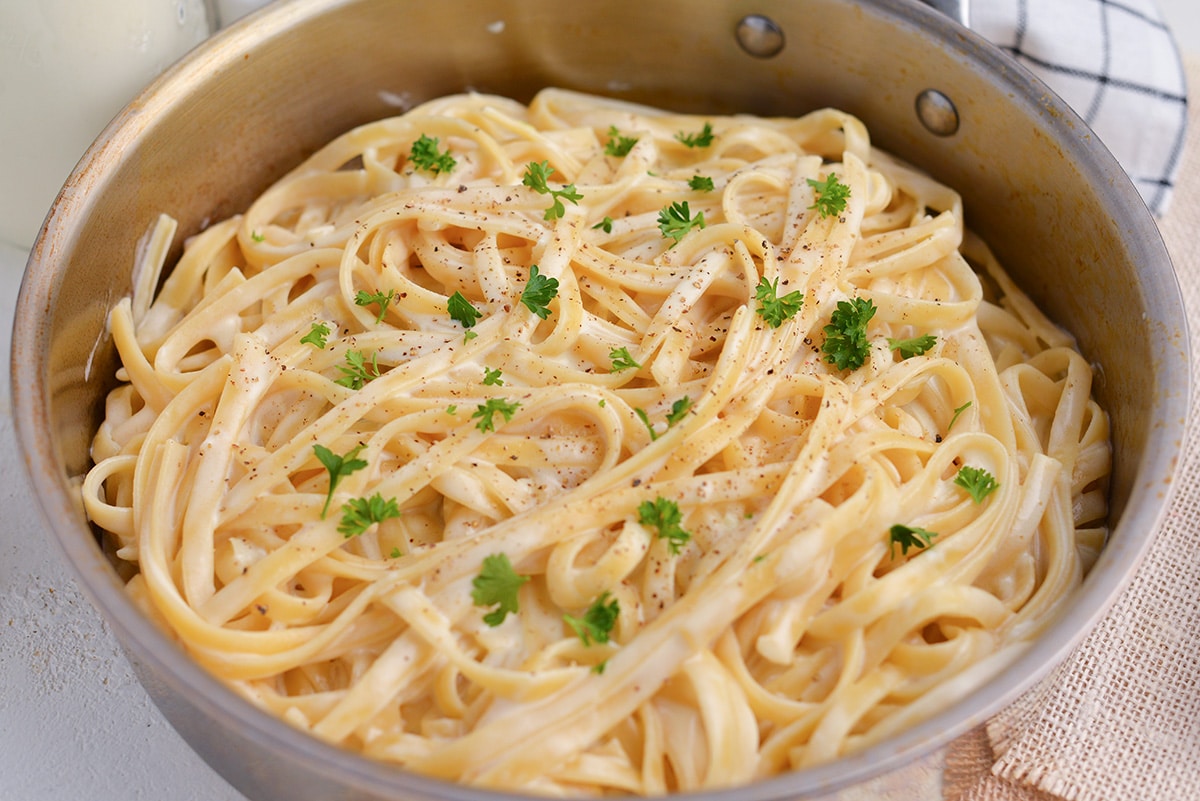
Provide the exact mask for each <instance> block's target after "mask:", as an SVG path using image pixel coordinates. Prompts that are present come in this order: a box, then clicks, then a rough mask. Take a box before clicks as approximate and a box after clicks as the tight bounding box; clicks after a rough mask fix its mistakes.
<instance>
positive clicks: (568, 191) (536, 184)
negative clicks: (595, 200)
mask: <svg viewBox="0 0 1200 801" xmlns="http://www.w3.org/2000/svg"><path fill="white" fill-rule="evenodd" d="M553 172H554V168H553V167H551V166H550V162H548V161H542V162H533V161H531V162H529V164H528V166H526V168H525V175H524V176H523V177H522V178H521V183H523V184H525V186H528V187H529V188H530V189H532V190H533V191H535V192H537V193H538V194H542V195H549V196H550V198H551V200H552V201H553V203H552V204H551V206H550V208H548V209H546V213H545V215H544V217H545V219H547V220H557V219H558V218H560V217H562V216H563V215H564V214H566V213H567V208H566V206H564V205H563V201H564V200H569V201H571V202H572V203H576V204H578V202H579V201H580V200H582V199H583V195H581V194H580V193H579V192H577V191H575V184H566V185H565V186H564V187H563V188H562V189H551V188H550V185H549V184H548V183H547V179H548V178H549V177H550V175H551V174H552V173H553Z"/></svg>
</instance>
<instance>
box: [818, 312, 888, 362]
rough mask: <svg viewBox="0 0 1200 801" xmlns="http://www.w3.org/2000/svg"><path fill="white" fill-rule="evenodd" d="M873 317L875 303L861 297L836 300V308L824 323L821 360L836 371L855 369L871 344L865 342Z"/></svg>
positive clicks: (865, 356) (865, 358)
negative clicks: (823, 359)
mask: <svg viewBox="0 0 1200 801" xmlns="http://www.w3.org/2000/svg"><path fill="white" fill-rule="evenodd" d="M874 316H875V304H874V303H872V302H871V301H869V300H866V299H864V298H853V299H852V300H849V301H845V300H840V301H838V305H837V309H835V310H834V312H833V314H832V315H830V318H829V325H827V326H825V344H824V345H822V346H821V350H823V351H824V352H825V361H827V362H829V363H830V364H832V365H835V366H836V367H837V369H839V370H846V369H850V370H857V369H858V368H859V367H862V366H863V363H864V362H865V361H866V360H867V355H868V354H869V353H870V352H871V344H870V343H869V342H868V341H867V323H868V322H869V321H870V320H871V318H872V317H874Z"/></svg>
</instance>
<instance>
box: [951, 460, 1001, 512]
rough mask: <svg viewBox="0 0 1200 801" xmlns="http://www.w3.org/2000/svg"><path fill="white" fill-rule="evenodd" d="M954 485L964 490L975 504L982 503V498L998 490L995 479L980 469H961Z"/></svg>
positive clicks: (998, 486)
mask: <svg viewBox="0 0 1200 801" xmlns="http://www.w3.org/2000/svg"><path fill="white" fill-rule="evenodd" d="M954 483H955V484H957V485H958V486H960V487H962V488H963V489H965V490H966V491H967V494H968V495H970V496H971V498H972V500H974V501H975V503H983V499H984V498H986V497H987V496H989V495H991V494H992V493H993V492H995V491H996V490H997V489H999V488H1000V485H999V484H998V483H996V477H995V476H993V475H992V474H991V473H989V472H988V471H986V470H984V469H983V468H981V467H963V468H961V469H960V470H959V471H958V475H956V476H955V477H954Z"/></svg>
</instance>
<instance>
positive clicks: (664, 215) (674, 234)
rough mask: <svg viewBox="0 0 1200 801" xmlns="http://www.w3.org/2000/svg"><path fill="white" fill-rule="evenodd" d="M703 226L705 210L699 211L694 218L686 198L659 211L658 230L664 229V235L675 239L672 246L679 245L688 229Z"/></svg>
mask: <svg viewBox="0 0 1200 801" xmlns="http://www.w3.org/2000/svg"><path fill="white" fill-rule="evenodd" d="M703 227H704V212H700V213H698V214H697V215H696V216H695V217H694V218H693V217H692V212H691V209H689V208H688V202H687V201H686V200H684V201H683V202H677V203H672V204H671V205H670V206H667V207H666V208H664V209H662V210H661V211H659V212H658V230H660V231H662V235H663V236H665V237H667V238H669V239H673V240H675V241H674V242H672V243H671V247H675V246H676V245H678V244H679V240H680V239H683V237H684V235H685V234H686V233H687V232H688V231H691V230H692V229H693V228H703Z"/></svg>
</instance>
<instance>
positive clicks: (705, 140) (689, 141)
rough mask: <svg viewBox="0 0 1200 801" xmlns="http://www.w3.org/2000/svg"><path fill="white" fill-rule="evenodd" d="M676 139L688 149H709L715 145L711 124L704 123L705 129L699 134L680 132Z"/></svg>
mask: <svg viewBox="0 0 1200 801" xmlns="http://www.w3.org/2000/svg"><path fill="white" fill-rule="evenodd" d="M675 138H676V139H678V140H679V141H680V142H683V144H685V145H687V146H688V147H708V146H709V145H711V144H712V143H713V129H712V124H711V123H707V122H706V123H704V127H703V128H701V129H700V132H699V133H695V134H690V133H686V132H684V131H680V132H679V133H677V134H675Z"/></svg>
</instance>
